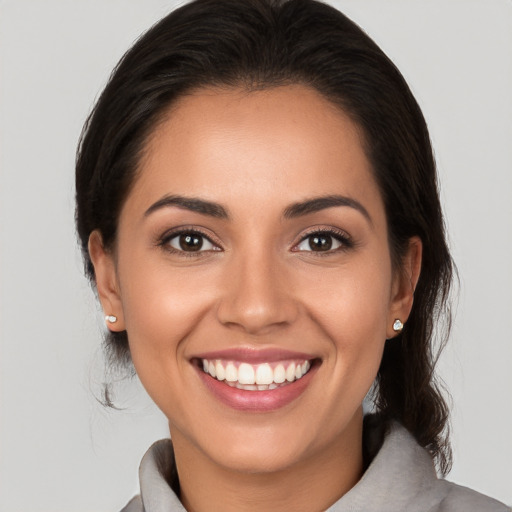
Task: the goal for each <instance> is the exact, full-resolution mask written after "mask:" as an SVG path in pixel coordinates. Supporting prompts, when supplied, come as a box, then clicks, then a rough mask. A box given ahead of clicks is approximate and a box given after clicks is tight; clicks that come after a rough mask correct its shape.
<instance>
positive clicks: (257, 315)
mask: <svg viewBox="0 0 512 512" xmlns="http://www.w3.org/2000/svg"><path fill="white" fill-rule="evenodd" d="M332 194H339V195H342V196H344V197H347V198H350V199H351V200H353V201H357V203H358V204H360V205H361V206H362V207H363V209H364V210H365V211H366V212H367V216H366V215H365V214H364V213H363V211H362V210H361V209H358V208H355V207H353V206H350V205H349V206H333V207H328V208H323V209H321V210H319V211H315V212H311V213H308V214H305V215H300V216H297V217H294V218H286V216H285V215H284V212H285V211H286V209H287V208H288V207H289V206H290V205H293V204H295V203H297V202H301V201H304V200H307V199H311V198H316V197H322V196H328V195H332ZM167 195H180V196H186V197H194V198H200V199H202V200H207V201H213V202H215V203H218V204H220V205H222V207H223V208H224V209H225V210H226V211H227V213H228V215H229V219H224V218H216V217H212V216H210V215H205V214H203V213H198V212H193V211H190V210H188V209H186V208H182V207H178V206H167V207H162V208H156V209H155V210H154V211H153V212H152V213H149V214H145V212H146V211H147V210H148V209H149V208H150V207H151V206H152V205H153V204H155V203H156V202H158V201H159V200H160V199H162V197H164V196H167ZM180 226H186V227H187V229H188V228H194V229H196V230H200V231H201V232H203V233H204V234H205V235H206V236H207V237H208V238H209V239H210V241H211V242H212V244H208V243H207V242H205V246H204V247H206V250H204V251H198V252H195V253H193V254H192V253H191V252H185V251H183V250H181V251H180V249H179V247H180V246H179V244H177V239H176V238H174V239H173V240H172V242H169V240H168V239H167V240H165V241H164V243H161V240H162V238H165V236H164V235H165V234H166V233H168V232H169V230H171V229H173V228H176V227H180ZM312 230H313V231H315V230H316V231H322V230H324V231H325V230H334V231H336V232H341V233H342V234H344V236H346V237H348V239H349V242H348V243H345V242H337V241H336V239H335V238H331V239H329V236H330V235H329V234H327V235H324V236H327V238H328V240H330V241H331V242H332V243H333V249H331V250H328V251H318V250H312V246H311V244H310V240H311V239H310V238H308V235H310V234H311V231H312ZM170 243H172V244H174V246H175V247H178V249H176V248H174V249H173V248H172V246H170ZM89 248H90V254H91V258H92V261H93V264H94V267H95V271H96V277H97V287H98V292H99V296H100V300H101V302H102V306H103V308H104V310H105V312H106V313H108V314H114V315H116V316H117V317H118V321H117V323H115V324H112V325H111V326H109V328H111V329H113V330H124V329H126V330H127V332H128V336H129V343H130V351H131V354H132V358H133V362H134V364H135V368H136V370H137V373H138V375H139V377H140V379H141V381H142V383H143V385H144V386H145V388H146V389H147V391H148V393H149V394H150V396H151V397H152V398H153V400H154V401H155V402H156V404H157V405H158V406H159V407H160V408H161V410H162V411H163V412H164V414H165V415H166V416H167V418H168V419H169V427H170V433H171V437H172V439H173V443H174V447H175V453H176V462H177V466H178V472H179V476H180V484H181V489H182V494H181V500H182V501H183V503H184V505H185V506H186V507H187V510H190V511H206V510H223V511H235V510H236V511H241V510H243V511H250V510H267V511H272V510H297V511H301V510H304V511H311V510H324V509H325V508H327V507H328V506H329V505H331V504H332V503H334V502H335V501H336V500H337V499H339V498H340V497H341V496H342V495H343V494H344V493H346V492H347V491H348V490H349V489H350V488H352V487H353V486H354V485H355V484H356V482H357V481H358V479H359V478H360V477H361V474H362V448H361V438H362V405H361V404H362V401H363V399H364V397H365V395H366V393H367V392H368V390H369V388H370V387H371V385H372V383H373V381H374V378H375V376H376V373H377V370H378V367H379V364H380V360H381V356H382V351H383V348H384V344H385V343H386V339H388V338H391V337H393V336H394V335H395V333H394V332H393V330H392V325H393V321H394V319H395V318H400V319H401V320H402V321H403V322H405V321H406V320H407V317H408V315H409V312H410V309H411V307H412V300H413V293H414V287H415V285H416V282H417V279H418V276H419V271H420V266H421V242H420V241H419V240H417V239H412V240H411V241H410V245H409V250H408V252H407V254H406V255H405V258H404V260H403V265H402V268H401V269H400V271H399V272H394V271H393V266H392V262H391V258H390V250H389V245H388V232H387V225H386V216H385V211H384V205H383V201H382V197H381V194H380V191H379V189H378V187H377V184H376V182H375V180H374V178H373V175H372V170H371V166H370V163H369V161H368V159H367V157H366V155H365V153H364V150H363V145H362V140H361V134H360V132H359V130H358V127H357V126H356V125H355V124H354V123H353V122H352V121H351V120H350V119H349V117H348V116H346V115H345V114H344V113H343V112H341V111H340V110H339V109H337V108H335V107H334V106H333V105H332V104H331V103H329V102H328V101H327V100H325V99H324V98H323V97H322V96H320V95H319V94H318V93H317V92H316V91H313V90H311V89H309V88H306V87H303V86H285V87H280V88H273V89H268V90H264V91H256V92H245V91H242V90H233V89H230V90H220V89H206V90H200V91H196V92H195V93H193V94H190V95H188V96H185V97H183V98H182V99H180V100H179V101H178V102H177V103H176V104H175V105H174V106H173V107H172V109H170V110H169V113H168V116H167V118H166V119H165V120H164V122H163V123H162V124H160V125H159V126H158V127H157V128H156V130H155V133H154V134H153V135H152V137H151V138H150V140H149V142H148V144H147V147H146V152H145V156H144V158H143V160H142V162H141V166H140V172H139V175H138V178H137V180H136V182H135V184H134V186H133V188H132V190H131V192H130V194H129V196H128V198H127V199H126V202H125V204H124V206H123V208H122V211H121V214H120V219H119V230H118V240H117V243H116V247H115V249H114V250H113V251H108V250H106V249H104V247H103V246H102V242H101V235H100V234H99V233H98V232H94V233H93V234H92V235H91V238H90V243H89ZM191 254H192V255H191ZM233 347H243V348H248V349H256V350H257V349H262V348H281V349H287V350H293V351H300V352H304V353H307V354H311V355H312V357H315V358H317V361H319V364H318V367H317V369H316V373H315V374H314V375H313V378H312V379H311V381H310V383H309V384H308V386H307V388H306V389H305V391H304V392H303V393H302V394H301V395H300V396H299V397H298V398H297V399H296V400H294V401H293V402H291V403H289V404H287V405H286V406H284V407H282V408H279V409H277V410H275V411H271V412H263V413H262V412H259V413H256V412H250V411H239V410H235V409H232V408H231V407H228V406H227V405H225V404H223V403H220V402H219V401H218V400H217V399H216V398H214V397H213V395H212V394H211V393H210V392H209V391H208V390H206V388H205V386H204V384H203V382H202V381H201V379H200V378H199V377H198V372H197V369H196V368H195V366H194V365H193V364H192V363H191V360H190V358H191V357H192V356H194V355H196V354H199V353H202V352H208V351H211V350H222V349H229V348H233Z"/></svg>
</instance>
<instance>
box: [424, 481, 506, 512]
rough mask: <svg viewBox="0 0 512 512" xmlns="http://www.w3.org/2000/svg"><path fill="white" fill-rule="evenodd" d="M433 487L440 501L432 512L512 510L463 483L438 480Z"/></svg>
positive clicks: (498, 511)
mask: <svg viewBox="0 0 512 512" xmlns="http://www.w3.org/2000/svg"><path fill="white" fill-rule="evenodd" d="M434 487H435V489H433V492H434V494H436V495H438V496H439V502H438V503H437V504H436V506H435V507H434V508H432V509H431V511H432V512H434V511H435V512H511V511H512V509H511V508H510V507H507V506H506V505H504V504H503V503H501V502H499V501H497V500H495V499H493V498H490V497H489V496H485V495H484V494H480V493H479V492H477V491H474V490H473V489H468V488H467V487H463V486H461V485H457V484H454V483H452V482H448V481H447V480H438V481H437V482H436V485H435V486H434Z"/></svg>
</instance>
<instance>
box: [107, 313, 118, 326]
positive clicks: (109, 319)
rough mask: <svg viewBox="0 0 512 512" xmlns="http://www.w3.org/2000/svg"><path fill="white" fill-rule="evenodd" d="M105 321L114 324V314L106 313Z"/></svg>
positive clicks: (115, 318) (115, 317) (115, 319)
mask: <svg viewBox="0 0 512 512" xmlns="http://www.w3.org/2000/svg"><path fill="white" fill-rule="evenodd" d="M105 322H108V323H110V324H115V323H116V322H117V316H114V315H106V316H105Z"/></svg>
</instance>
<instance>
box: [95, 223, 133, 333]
mask: <svg viewBox="0 0 512 512" xmlns="http://www.w3.org/2000/svg"><path fill="white" fill-rule="evenodd" d="M88 248H89V256H90V258H91V261H92V264H93V266H94V275H95V277H96V288H97V290H98V297H99V299H100V302H101V307H102V308H103V311H104V313H105V315H109V316H110V315H113V316H115V317H116V318H117V321H115V322H113V323H111V322H107V326H108V329H109V330H111V331H114V332H119V331H124V330H125V323H124V316H123V307H122V303H121V297H120V293H119V283H118V279H117V273H116V265H115V261H114V255H113V254H112V252H111V251H108V250H106V249H105V247H104V246H103V238H102V236H101V233H100V232H99V231H98V230H95V231H93V232H92V233H91V235H90V236H89V245H88Z"/></svg>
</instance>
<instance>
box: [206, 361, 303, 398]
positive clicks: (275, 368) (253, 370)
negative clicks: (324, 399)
mask: <svg viewBox="0 0 512 512" xmlns="http://www.w3.org/2000/svg"><path fill="white" fill-rule="evenodd" d="M201 363H202V367H203V370H204V372H205V373H207V374H209V375H210V376H211V377H213V378H215V379H217V380H218V381H221V382H224V383H225V384H227V385H228V386H231V387H234V388H237V389H242V390H245V391H268V390H274V389H277V388H281V387H283V386H286V385H288V384H291V383H292V382H295V381H296V380H299V379H301V378H302V377H304V375H306V374H307V373H308V371H309V370H310V368H311V362H310V361H309V360H307V359H305V360H295V361H290V360H288V361H276V362H263V363H259V364H250V363H247V362H239V361H228V360H224V359H201Z"/></svg>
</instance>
